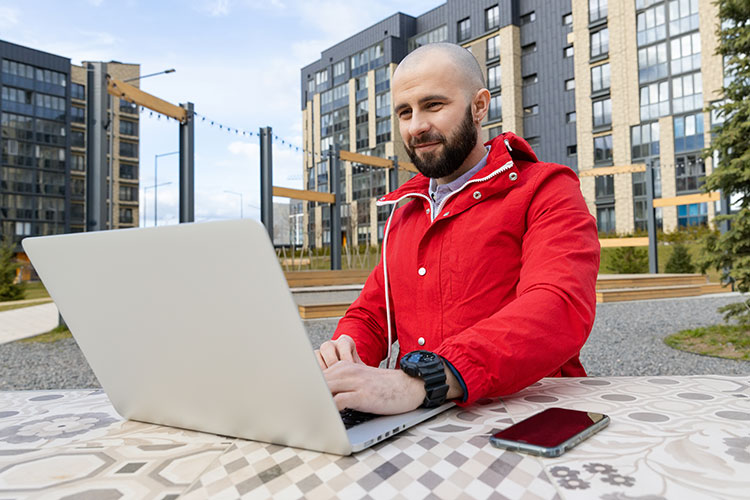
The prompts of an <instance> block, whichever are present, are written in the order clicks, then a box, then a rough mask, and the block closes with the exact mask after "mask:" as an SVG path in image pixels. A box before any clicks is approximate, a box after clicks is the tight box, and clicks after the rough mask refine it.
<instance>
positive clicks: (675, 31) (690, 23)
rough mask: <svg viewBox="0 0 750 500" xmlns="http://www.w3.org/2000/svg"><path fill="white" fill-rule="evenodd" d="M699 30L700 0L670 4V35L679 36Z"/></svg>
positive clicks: (675, 1)
mask: <svg viewBox="0 0 750 500" xmlns="http://www.w3.org/2000/svg"><path fill="white" fill-rule="evenodd" d="M697 29H698V0H679V1H678V0H672V1H671V2H669V34H670V35H672V36H674V35H679V34H680V33H686V32H688V31H693V30H697Z"/></svg>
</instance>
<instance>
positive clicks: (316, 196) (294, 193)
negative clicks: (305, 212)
mask: <svg viewBox="0 0 750 500" xmlns="http://www.w3.org/2000/svg"><path fill="white" fill-rule="evenodd" d="M273 195H274V196H281V197H284V198H291V199H293V200H306V201H317V202H321V203H335V201H336V195H335V194H331V193H319V192H318V191H303V190H302V189H292V188H285V187H278V186H274V187H273Z"/></svg>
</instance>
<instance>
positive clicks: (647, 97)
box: [641, 82, 669, 122]
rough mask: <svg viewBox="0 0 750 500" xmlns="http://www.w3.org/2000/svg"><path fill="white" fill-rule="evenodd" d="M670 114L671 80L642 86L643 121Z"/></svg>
mask: <svg viewBox="0 0 750 500" xmlns="http://www.w3.org/2000/svg"><path fill="white" fill-rule="evenodd" d="M668 114H669V82H660V83H652V84H651V85H646V86H645V87H641V121H644V122H645V121H648V120H655V119H657V118H659V117H660V116H667V115H668Z"/></svg>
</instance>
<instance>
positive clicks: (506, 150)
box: [378, 132, 539, 203]
mask: <svg viewBox="0 0 750 500" xmlns="http://www.w3.org/2000/svg"><path fill="white" fill-rule="evenodd" d="M484 144H485V146H490V154H489V156H488V157H487V165H486V166H485V167H484V168H483V169H482V170H480V171H479V172H477V173H476V174H475V175H474V176H473V177H472V179H474V178H481V177H483V176H485V175H487V173H488V172H492V171H494V170H495V169H497V168H499V167H501V166H502V165H505V164H506V163H507V162H509V161H513V162H516V161H526V162H532V163H534V162H537V161H539V160H537V157H536V154H534V151H533V150H532V149H531V146H529V143H528V142H526V140H525V139H523V138H522V137H519V136H517V135H516V134H514V133H513V132H504V133H502V134H500V135H498V136H497V137H495V138H494V139H491V140H489V141H487V142H485V143H484ZM429 186H430V179H429V177H425V176H424V175H422V174H417V175H416V176H414V177H413V178H411V179H409V180H408V181H407V182H405V183H404V184H402V185H401V186H399V188H398V189H396V190H395V191H391V192H390V193H388V194H386V195H385V196H382V197H380V198H378V203H388V202H393V201H394V200H398V199H399V198H402V197H404V196H407V195H409V194H414V193H424V194H425V195H426V194H427V191H428V189H429Z"/></svg>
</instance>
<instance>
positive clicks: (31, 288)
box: [0, 281, 52, 312]
mask: <svg viewBox="0 0 750 500" xmlns="http://www.w3.org/2000/svg"><path fill="white" fill-rule="evenodd" d="M30 299H49V300H47V301H44V302H32V303H31V304H5V305H3V303H2V302H0V312H3V311H11V310H13V309H21V308H22V307H31V306H38V305H40V304H46V303H48V302H52V299H51V298H50V296H49V294H48V293H47V290H46V289H45V288H44V285H42V282H41V281H34V282H31V283H25V284H24V294H23V299H21V300H30Z"/></svg>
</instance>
